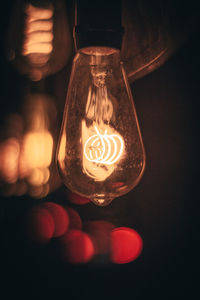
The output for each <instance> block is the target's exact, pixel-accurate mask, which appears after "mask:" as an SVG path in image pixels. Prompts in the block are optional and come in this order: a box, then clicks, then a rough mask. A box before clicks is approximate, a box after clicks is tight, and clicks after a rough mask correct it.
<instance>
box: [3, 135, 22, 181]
mask: <svg viewBox="0 0 200 300" xmlns="http://www.w3.org/2000/svg"><path fill="white" fill-rule="evenodd" d="M19 154H20V144H19V141H18V140H17V139H16V138H10V139H7V140H6V141H5V142H4V143H2V144H1V145H0V177H2V179H3V180H4V181H5V182H7V183H10V184H11V183H15V182H16V181H17V179H18V172H19V171H18V161H19Z"/></svg>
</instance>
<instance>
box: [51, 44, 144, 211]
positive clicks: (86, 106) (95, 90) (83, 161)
mask: <svg viewBox="0 0 200 300" xmlns="http://www.w3.org/2000/svg"><path fill="white" fill-rule="evenodd" d="M57 160H58V168H59V172H60V174H61V177H62V178H63V181H64V184H65V185H66V186H67V187H68V188H69V189H70V190H72V191H73V192H75V193H77V194H79V195H82V196H84V197H87V198H89V199H91V200H92V201H93V202H94V203H95V204H97V205H100V206H104V205H107V204H109V203H110V202H111V201H112V200H113V199H114V198H116V197H119V196H121V195H123V194H126V193H127V192H129V191H130V190H131V189H132V188H133V187H134V186H135V185H136V184H137V183H138V182H139V180H140V179H141V177H142V174H143V171H144V166H145V151H144V146H143V142H142V137H141V133H140V129H139V124H138V120H137V115H136V111H135V107H134V103H133V99H132V94H131V90H130V87H129V83H128V80H127V77H126V73H125V71H124V68H123V63H122V62H121V60H120V51H119V50H116V49H113V48H107V47H88V48H83V49H81V50H79V52H78V53H77V54H76V56H75V59H74V62H73V67H72V73H71V78H70V83H69V87H68V93H67V99H66V104H65V111H64V117H63V123H62V129H61V134H60V139H59V144H58V150H57Z"/></svg>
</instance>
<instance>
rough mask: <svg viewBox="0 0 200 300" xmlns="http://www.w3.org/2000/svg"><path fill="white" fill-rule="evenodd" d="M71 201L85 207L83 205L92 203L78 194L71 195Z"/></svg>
mask: <svg viewBox="0 0 200 300" xmlns="http://www.w3.org/2000/svg"><path fill="white" fill-rule="evenodd" d="M69 201H70V202H72V203H74V204H78V205H83V204H87V203H89V202H90V199H88V198H84V197H82V196H79V195H77V194H74V193H71V192H70V193H69Z"/></svg>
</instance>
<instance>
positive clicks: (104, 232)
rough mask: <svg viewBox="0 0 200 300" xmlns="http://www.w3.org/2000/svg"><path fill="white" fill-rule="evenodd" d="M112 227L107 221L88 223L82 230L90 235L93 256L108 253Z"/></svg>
mask: <svg viewBox="0 0 200 300" xmlns="http://www.w3.org/2000/svg"><path fill="white" fill-rule="evenodd" d="M113 229H114V225H113V224H112V223H110V222H108V221H103V220H100V221H88V222H85V224H84V230H85V231H86V232H88V233H89V234H90V236H91V237H92V240H93V241H94V245H95V254H106V253H108V252H109V251H110V237H111V231H112V230H113Z"/></svg>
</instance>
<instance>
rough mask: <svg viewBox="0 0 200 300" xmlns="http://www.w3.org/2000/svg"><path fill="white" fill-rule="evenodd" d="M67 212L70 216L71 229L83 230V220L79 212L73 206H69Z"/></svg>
mask: <svg viewBox="0 0 200 300" xmlns="http://www.w3.org/2000/svg"><path fill="white" fill-rule="evenodd" d="M67 213H68V216H69V230H71V229H78V230H82V226H83V225H82V221H81V217H80V216H79V214H78V213H77V211H76V210H75V209H73V208H71V207H67Z"/></svg>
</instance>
